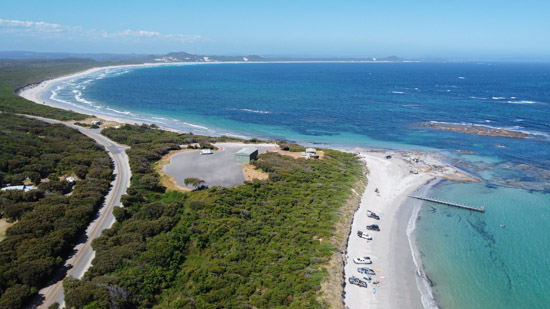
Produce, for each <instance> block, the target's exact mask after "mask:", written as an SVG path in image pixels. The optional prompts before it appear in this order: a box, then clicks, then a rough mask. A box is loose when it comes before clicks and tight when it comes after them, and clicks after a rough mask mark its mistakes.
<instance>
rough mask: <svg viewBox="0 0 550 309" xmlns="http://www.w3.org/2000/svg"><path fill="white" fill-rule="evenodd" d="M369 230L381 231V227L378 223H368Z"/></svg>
mask: <svg viewBox="0 0 550 309" xmlns="http://www.w3.org/2000/svg"><path fill="white" fill-rule="evenodd" d="M367 230H369V231H377V232H380V227H379V226H378V224H371V225H367Z"/></svg>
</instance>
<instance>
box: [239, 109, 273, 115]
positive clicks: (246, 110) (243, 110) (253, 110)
mask: <svg viewBox="0 0 550 309" xmlns="http://www.w3.org/2000/svg"><path fill="white" fill-rule="evenodd" d="M234 110H238V111H242V112H248V113H255V114H271V112H270V111H262V110H257V109H249V108H235V109H234Z"/></svg>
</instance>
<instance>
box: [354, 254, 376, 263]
mask: <svg viewBox="0 0 550 309" xmlns="http://www.w3.org/2000/svg"><path fill="white" fill-rule="evenodd" d="M353 262H354V263H355V264H372V261H371V260H370V257H368V256H364V257H358V258H355V259H353Z"/></svg>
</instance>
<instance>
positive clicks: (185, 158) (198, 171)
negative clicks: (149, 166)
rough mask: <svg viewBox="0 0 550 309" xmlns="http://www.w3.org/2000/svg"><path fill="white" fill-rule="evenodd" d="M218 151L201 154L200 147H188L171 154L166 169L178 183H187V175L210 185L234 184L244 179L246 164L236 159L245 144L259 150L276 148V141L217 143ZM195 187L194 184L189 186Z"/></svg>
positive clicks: (262, 151) (229, 185)
mask: <svg viewBox="0 0 550 309" xmlns="http://www.w3.org/2000/svg"><path fill="white" fill-rule="evenodd" d="M215 146H216V147H218V148H220V150H219V151H214V152H213V153H212V154H210V155H201V154H200V151H199V150H197V151H186V152H182V153H178V154H175V155H173V156H172V157H171V160H170V164H168V165H166V166H165V167H164V172H165V173H166V174H168V175H170V176H173V177H174V180H175V181H176V183H177V184H178V185H179V186H182V187H185V184H184V180H185V178H190V177H194V178H199V179H202V180H204V182H205V184H206V185H207V186H209V187H213V186H222V187H227V188H229V187H233V186H238V185H240V184H243V183H244V180H245V179H244V174H243V168H244V166H243V165H242V164H239V163H235V153H236V152H237V151H239V150H241V149H243V148H244V147H255V148H257V149H258V152H259V154H262V153H264V152H266V151H267V150H269V149H271V148H274V147H275V145H257V144H239V143H218V144H215ZM188 188H192V186H188Z"/></svg>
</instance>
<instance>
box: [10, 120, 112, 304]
mask: <svg viewBox="0 0 550 309" xmlns="http://www.w3.org/2000/svg"><path fill="white" fill-rule="evenodd" d="M111 164H112V163H111V159H110V158H109V156H108V155H107V154H106V153H105V151H104V149H103V148H102V147H101V146H98V145H97V144H95V142H94V141H93V140H91V139H89V138H87V137H86V136H84V135H82V134H80V133H79V132H78V131H76V130H73V129H69V128H67V127H65V126H63V125H52V124H47V123H45V122H41V121H37V120H34V119H28V118H24V117H21V116H16V115H13V114H8V113H0V187H3V186H5V185H7V184H11V185H20V184H23V182H24V181H25V180H26V181H31V182H32V183H33V184H34V185H35V186H38V189H37V190H32V191H29V192H26V193H24V192H23V191H20V190H17V191H1V192H0V216H4V217H6V218H7V219H8V220H10V221H15V220H17V221H18V222H17V223H16V224H15V225H13V226H12V227H10V228H9V229H8V230H7V232H6V238H5V239H4V240H3V241H2V242H0V295H1V296H0V308H20V307H23V306H24V304H25V302H26V301H27V300H29V299H30V297H32V296H33V295H34V294H36V292H37V291H38V289H39V288H40V287H42V286H43V285H44V284H45V283H46V281H47V280H48V278H49V277H50V276H51V274H52V273H53V272H54V271H55V270H56V269H57V268H58V267H59V266H60V265H62V263H63V261H64V260H65V258H66V257H67V256H68V255H69V253H70V251H71V249H72V248H73V247H74V246H75V244H76V242H77V239H78V237H79V235H80V234H81V232H82V231H84V229H85V228H86V227H87V225H88V224H89V222H90V221H91V219H92V218H93V216H94V215H95V213H96V211H97V209H98V207H99V206H100V205H101V203H102V201H103V197H104V196H105V194H106V192H107V191H108V187H109V183H110V181H111V179H112V168H111ZM66 176H74V177H76V178H78V179H79V180H78V181H77V182H76V184H74V183H70V182H68V181H66V179H65V177H66ZM73 186H74V188H73Z"/></svg>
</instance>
